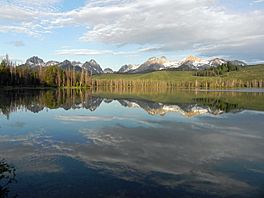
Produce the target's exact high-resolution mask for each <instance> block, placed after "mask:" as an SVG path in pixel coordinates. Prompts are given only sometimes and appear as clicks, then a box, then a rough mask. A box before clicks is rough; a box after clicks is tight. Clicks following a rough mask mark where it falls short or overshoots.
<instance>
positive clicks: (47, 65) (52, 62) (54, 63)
mask: <svg viewBox="0 0 264 198" xmlns="http://www.w3.org/2000/svg"><path fill="white" fill-rule="evenodd" d="M59 63H60V62H58V61H48V62H46V63H45V67H49V66H55V65H59Z"/></svg>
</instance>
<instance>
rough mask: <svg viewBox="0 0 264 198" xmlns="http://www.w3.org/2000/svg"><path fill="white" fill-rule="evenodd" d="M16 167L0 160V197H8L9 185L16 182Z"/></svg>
mask: <svg viewBox="0 0 264 198" xmlns="http://www.w3.org/2000/svg"><path fill="white" fill-rule="evenodd" d="M15 178H16V169H15V168H14V167H12V166H10V165H9V164H8V163H6V162H5V161H4V160H0V198H5V197H8V195H9V193H10V189H9V185H10V184H12V183H14V182H16V179H15Z"/></svg>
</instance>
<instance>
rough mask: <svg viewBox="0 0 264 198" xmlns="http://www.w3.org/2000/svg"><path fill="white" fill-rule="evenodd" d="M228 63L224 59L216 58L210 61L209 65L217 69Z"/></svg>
mask: <svg viewBox="0 0 264 198" xmlns="http://www.w3.org/2000/svg"><path fill="white" fill-rule="evenodd" d="M226 63H227V61H226V60H224V59H222V58H214V59H212V60H209V62H208V64H209V65H210V66H214V67H217V66H220V65H222V64H226Z"/></svg>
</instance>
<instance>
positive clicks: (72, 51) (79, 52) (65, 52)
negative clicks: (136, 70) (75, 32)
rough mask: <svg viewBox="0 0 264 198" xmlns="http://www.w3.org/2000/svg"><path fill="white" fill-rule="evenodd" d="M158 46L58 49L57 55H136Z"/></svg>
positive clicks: (154, 49)
mask: <svg viewBox="0 0 264 198" xmlns="http://www.w3.org/2000/svg"><path fill="white" fill-rule="evenodd" d="M156 50H159V49H158V48H140V49H137V50H134V51H114V50H95V49H69V48H68V46H67V48H66V49H61V50H56V51H55V54H56V55H63V56H94V55H128V56H129V55H136V54H139V53H141V52H151V51H156Z"/></svg>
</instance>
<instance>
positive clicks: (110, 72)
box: [104, 68, 114, 74]
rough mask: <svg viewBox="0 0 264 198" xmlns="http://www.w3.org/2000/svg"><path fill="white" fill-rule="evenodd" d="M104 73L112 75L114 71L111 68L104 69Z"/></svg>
mask: <svg viewBox="0 0 264 198" xmlns="http://www.w3.org/2000/svg"><path fill="white" fill-rule="evenodd" d="M104 73H105V74H112V73H114V71H113V70H112V69H111V68H105V69H104Z"/></svg>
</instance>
